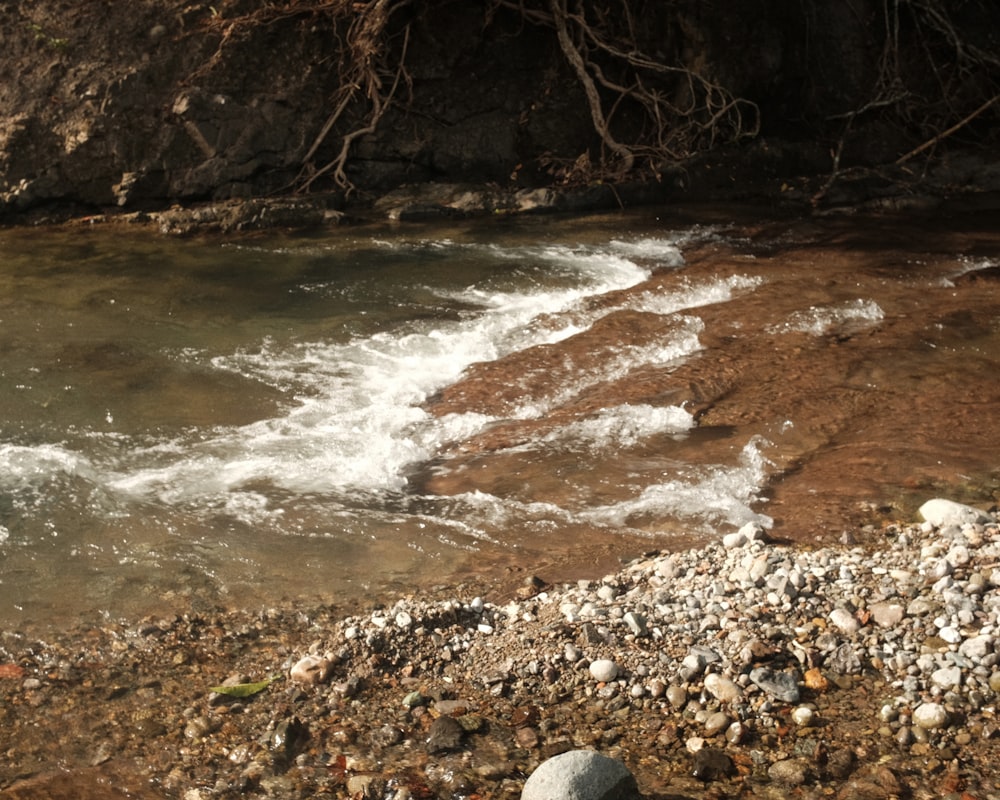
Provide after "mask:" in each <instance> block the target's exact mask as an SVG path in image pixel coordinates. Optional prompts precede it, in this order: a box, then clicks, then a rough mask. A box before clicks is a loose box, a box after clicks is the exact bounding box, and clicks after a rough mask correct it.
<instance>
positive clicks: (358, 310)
mask: <svg viewBox="0 0 1000 800" xmlns="http://www.w3.org/2000/svg"><path fill="white" fill-rule="evenodd" d="M714 216H715V217H718V215H717V214H716V215H714ZM722 219H723V220H725V218H724V217H723V218H722ZM828 233H829V231H823V232H819V233H818V232H817V231H815V230H813V229H809V230H808V231H806V232H804V233H803V232H802V231H801V230H800V231H799V232H798V234H797V235H799V236H805V239H806V241H807V242H808V243H809V244H810V246H814V245H815V244H816V242H817V241H821V240H822V238H823V235H826V234H828ZM788 235H789V234H788V229H787V228H786V227H783V228H781V230H780V231H779V232H775V231H764V232H760V231H758V232H757V233H756V234H755V233H753V231H752V230H751V229H750V228H748V227H747V226H746V225H745V224H743V225H742V226H740V225H735V224H729V223H726V222H723V223H722V224H720V222H719V221H718V219H717V220H716V222H715V223H713V224H696V223H693V222H692V220H690V219H688V220H684V221H681V220H677V221H674V222H669V221H667V218H666V216H665V215H663V214H661V213H658V212H657V211H656V210H647V211H643V212H641V213H639V212H635V213H632V214H618V215H607V216H599V217H588V218H584V219H576V220H557V219H544V220H541V219H539V220H528V221H519V222H512V221H493V222H489V223H477V224H469V225H465V226H460V227H452V228H441V227H438V228H424V227H397V228H375V227H365V228H359V229H354V230H335V231H330V232H329V233H327V234H323V235H313V236H308V237H306V236H297V237H295V236H285V235H278V234H275V235H268V236H255V237H252V238H251V237H246V238H230V239H208V240H205V239H202V240H175V239H167V238H161V237H158V236H156V235H152V234H148V233H133V232H128V231H120V230H116V231H109V230H101V229H93V230H82V229H81V230H74V231H20V230H19V231H4V232H0V625H2V626H4V627H12V626H18V625H31V624H41V625H52V624H55V625H60V624H68V623H70V622H74V621H78V620H80V619H86V618H88V617H93V616H95V615H111V616H122V615H139V614H143V613H158V612H161V611H163V610H169V609H186V608H189V607H192V606H194V607H198V606H199V605H202V604H207V605H216V604H223V605H248V604H249V605H252V606H255V605H261V606H263V605H267V604H269V603H274V602H279V601H281V600H284V599H293V600H295V599H301V600H303V601H308V600H322V601H338V600H341V599H346V598H354V597H358V596H361V595H364V594H370V593H373V592H378V591H381V590H384V589H387V588H391V589H393V590H404V591H405V590H412V591H416V590H417V589H418V588H419V587H420V586H421V585H426V584H428V583H430V582H435V581H452V580H456V579H471V580H480V579H481V580H488V579H490V578H496V577H497V576H498V575H501V574H505V573H507V574H519V573H520V572H521V571H527V572H534V571H538V570H539V569H542V571H544V570H545V569H548V570H549V574H555V573H557V572H559V570H560V569H565V570H567V571H571V570H573V569H576V570H581V569H583V570H585V569H586V568H587V567H588V566H589V567H590V568H591V569H603V568H604V567H605V566H606V565H607V564H608V563H610V561H611V560H613V558H614V557H615V556H617V555H621V554H628V553H630V552H633V553H634V552H637V551H639V550H642V549H650V548H654V547H664V546H678V545H679V544H681V543H684V542H690V541H693V540H697V539H699V538H703V537H706V536H711V535H716V534H717V532H718V531H719V530H726V529H730V528H732V527H737V526H739V525H741V524H743V523H745V522H747V521H751V520H756V521H760V522H762V523H763V524H765V525H768V526H771V525H772V524H773V523H774V521H775V519H776V518H777V519H779V523H780V519H781V514H780V513H779V514H777V515H775V513H774V510H775V506H774V505H773V504H774V503H775V502H777V503H778V504H779V506H780V505H781V503H782V502H783V501H782V498H781V495H780V487H782V486H784V485H794V481H795V479H796V476H799V475H801V464H802V463H803V459H805V458H806V457H807V454H808V455H809V456H810V457H812V456H815V455H816V454H818V453H819V452H820V451H821V450H822V448H824V447H825V448H829V447H832V446H835V443H832V440H831V438H830V437H829V436H828V437H826V438H825V439H824V441H823V442H820V441H819V440H818V439H817V438H815V437H814V436H813V432H814V429H815V428H816V427H817V426H818V427H822V425H821V424H819V423H818V422H817V418H816V416H815V415H816V414H826V415H827V417H828V418H829V419H831V420H833V419H837V420H839V419H840V412H838V411H837V410H836V409H835V408H833V407H824V406H823V404H822V402H820V403H819V404H818V405H816V406H815V407H812V406H809V405H808V404H804V403H805V401H803V402H802V403H800V405H799V408H798V411H799V412H800V416H799V417H798V418H793V416H794V414H793V416H786V415H785V409H780V410H772V411H771V412H769V413H768V414H765V415H763V416H764V417H766V419H765V420H764V422H763V423H762V422H761V419H759V417H761V415H760V414H756V413H752V412H753V409H754V407H755V403H757V402H759V401H758V400H755V399H754V396H753V394H752V393H748V394H747V399H745V400H743V401H741V402H742V405H741V409H742V410H741V411H740V413H738V414H732V413H730V414H729V416H731V417H734V419H725V420H717V421H715V422H714V423H713V424H707V423H706V421H703V415H705V414H708V416H709V417H710V416H711V414H713V413H719V411H718V409H719V408H721V407H724V406H725V401H716V402H713V405H712V406H711V407H710V408H708V409H707V410H706V409H705V408H703V407H702V406H703V403H702V402H701V400H700V399H699V397H698V396H697V394H692V393H691V392H690V391H688V392H687V393H686V394H685V392H683V391H682V392H680V393H679V394H676V396H675V395H672V394H671V392H672V391H674V390H673V389H671V390H669V391H667V390H663V389H662V388H661V389H657V390H656V391H652V390H651V391H648V392H645V393H642V392H640V391H639V390H638V389H637V388H636V387H642V386H646V385H648V381H647V383H644V381H645V380H646V379H647V378H648V376H655V378H648V380H650V381H654V382H655V381H663V380H666V379H669V378H671V377H672V376H674V377H677V376H682V375H684V374H685V370H692V369H695V368H696V366H697V365H698V364H700V363H703V362H704V360H705V358H706V354H707V353H711V352H713V348H714V347H716V346H717V344H713V343H714V342H716V340H718V339H719V337H725V336H735V335H738V334H735V333H733V332H734V331H738V330H744V331H748V330H749V329H751V328H755V329H758V330H759V331H760V334H759V335H761V336H765V337H769V339H768V341H769V342H770V344H769V345H768V347H770V348H771V349H772V352H771V354H770V355H767V354H765V355H766V361H768V362H772V363H773V362H774V360H775V359H776V358H778V357H779V356H780V354H781V353H782V352H784V348H785V347H786V345H787V346H788V349H789V351H790V352H792V351H794V348H795V347H798V348H799V350H800V351H801V348H802V341H809V340H811V341H829V340H831V339H836V338H837V337H846V339H842V341H849V340H852V337H854V338H855V339H856V338H857V336H858V334H859V333H860V334H861V335H862V336H871V335H872V333H871V332H872V331H881V330H884V329H885V328H886V327H891V325H888V326H887V315H888V316H889V317H892V315H894V314H896V313H897V311H896V310H894V309H895V308H896V306H897V305H898V304H899V303H901V302H906V300H905V297H909V296H910V295H912V294H913V293H914V292H916V293H919V292H920V291H925V290H923V289H921V287H922V286H924V284H925V283H927V282H934V281H937V282H938V283H937V284H935V285H940V281H942V280H945V279H947V277H948V275H952V276H954V275H955V274H956V269H955V264H965V266H966V268H967V269H968V270H980V269H983V268H984V266H985V267H987V268H988V267H989V266H990V265H992V264H995V263H996V262H995V261H992V260H991V259H990V257H989V256H981V255H979V256H976V257H969V256H966V255H964V254H962V253H949V255H948V256H947V258H948V259H951V260H952V261H953V262H954V263H953V264H951V266H950V267H947V265H945V266H942V265H941V264H939V263H937V262H934V263H933V264H929V266H927V269H923V268H920V269H908V270H903V271H899V270H896V271H894V272H893V274H892V275H889V274H887V273H886V270H885V265H884V263H883V262H882V261H880V260H879V258H878V257H876V258H874V259H872V260H871V263H867V264H866V266H864V267H863V268H862V267H861V266H859V265H858V264H854V263H853V262H852V263H849V264H846V265H841V267H840V268H839V269H838V270H830V269H819V268H817V266H816V265H815V264H812V265H810V264H809V263H801V259H800V260H799V261H798V262H796V261H794V259H792V260H791V261H790V262H789V263H787V264H785V265H784V272H782V269H781V267H782V265H780V264H778V263H777V262H776V261H775V258H774V253H775V248H778V249H780V248H783V247H788V246H790V245H788V244H787V242H788ZM754 236H756V240H755V239H754ZM782 237H785V238H784V239H783V238H782ZM795 246H796V247H799V248H800V246H801V241H798V242H797V243H796V245H795ZM834 247H840V248H841V249H843V248H844V245H843V243H842V242H841V243H834ZM797 252H801V249H799V250H797ZM880 252H881V253H882V255H883V256H884V255H885V251H884V250H882V251H880ZM706 258H707V259H708V261H705V259H706ZM963 258H964V259H965V260H964V261H962V260H961V259H963ZM975 258H979V260H978V261H976V260H975ZM949 269H950V272H949V271H948V270H949ZM775 270H777V271H775ZM840 270H842V271H844V272H845V273H848V274H851V275H855V276H857V280H855V281H854V283H855V285H854V286H850V285H849V284H847V285H845V284H844V283H843V282H838V281H834V280H833V279H832V277H831V275H832V274H834V273H837V272H839V271H840ZM779 275H780V276H782V277H781V280H789V279H790V277H791V276H797V280H798V281H799V282H800V283H801V284H802V287H808V288H802V287H800V289H798V290H795V291H794V292H792V293H791V295H789V294H788V293H787V292H785V291H780V292H777V290H778V289H780V288H781V282H780V281H779V280H778V277H777V276H779ZM786 288H787V287H786ZM989 291H991V292H994V294H995V290H994V289H993V285H992V284H991V285H990V288H989ZM775 292H777V294H774V295H772V293H775ZM763 309H766V312H765V311H764V310H763ZM887 309H888V310H887ZM995 322H996V321H995V319H994V323H993V328H992V329H990V328H989V324H987V330H985V331H982V330H980V329H979V328H977V330H980V334H981V336H980V338H979V339H977V347H986V348H987V350H990V349H991V348H993V347H995V345H996V331H997V328H998V327H1000V326H997V325H996V324H995ZM980 327H981V326H980ZM803 337H804V339H803ZM828 355H829V354H821V356H822V358H826V362H824V361H822V360H821V361H820V368H821V369H826V370H832V369H840V367H839V366H838V364H839V362H838V361H837V359H836V358H833V357H829V358H827V356H828ZM986 357H987V360H988V361H989V362H990V363H991V364H994V366H995V362H994V361H993V359H995V358H996V351H995V350H991V351H990V352H989V353H988V354H987V356H986ZM749 358H750V357H748V359H749ZM882 361H883V362H884V363H882V364H881V366H880V367H872V369H875V368H881V369H883V370H884V369H891V370H893V375H894V377H893V378H892V380H894V381H896V380H898V379H899V378H898V376H896V374H895V372H896V369H897V362H898V354H896V355H891V356H889V355H886V354H883V359H882ZM827 362H829V363H828V365H827V366H826V367H824V366H822V365H823V364H824V363H827ZM918 362H919V363H918ZM748 363H749V361H748ZM923 363H925V361H923V360H921V359H919V358H914V363H913V364H911V365H909V366H907V367H906V368H905V369H906V370H908V371H909V373H908V374H912V373H913V372H914V371H920V370H922V369H923V368H924V367H923V366H921V365H922V364H923ZM980 366H982V365H980ZM995 374H996V373H994V376H995ZM644 376H645V377H644ZM699 380H705V378H704V376H703V375H702V376H700V377H699ZM858 380H861V381H862V382H864V380H866V379H863V378H858ZM993 380H994V381H995V377H994V378H993ZM871 382H872V381H869V383H871ZM678 385H681V384H678ZM688 385H690V384H688ZM740 385H745V383H741V384H740ZM820 385H821V384H818V383H816V382H815V381H814V382H813V384H812V385H811V388H810V385H809V384H804V385H803V386H801V387H800V388H799V389H798V390H797V391H798V392H799V393H800V394H801V396H802V397H804V398H808V396H809V394H810V391H812V392H813V393H815V392H816V391H817V389H818V387H819V386H820ZM769 391H770V389H769ZM602 393H603V394H602ZM726 396H733V395H732V392H730V394H729V395H726ZM587 398H589V399H587ZM824 408H825V410H824ZM788 410H789V412H792V411H794V404H793V405H792V406H790V407H789V409H788ZM848 416H850V414H848ZM858 419H861V412H860V411H859V412H858ZM744 422H745V423H746V424H744ZM839 424H840V423H839V422H838V425H839ZM853 430H854V429H853V428H852V426H850V425H847V426H846V427H845V426H841V427H840V428H838V432H837V434H836V437H834V438H837V439H838V441H839V438H843V440H844V442H843V444H844V445H845V446H846V442H847V439H848V438H849V437H850V436H851V435H855V434H854V433H852V431H853ZM838 437H839V438H838ZM985 438H986V440H987V441H984V447H983V453H984V454H985V453H988V452H989V450H990V447H992V446H993V445H994V444H995V443H996V437H995V435H994V434H993V433H992V431H989V432H988V434H987V436H986V437H985ZM878 446H879V447H885V445H884V444H880V445H878ZM970 458H971V459H972V460H973V461H976V463H977V468H979V470H980V472H982V471H983V470H986V471H987V472H988V470H989V460H988V456H986V455H983V457H982V458H979V456H975V457H974V458H973V457H972V456H971V455H970ZM977 459H978V460H977ZM816 463H817V464H818V465H820V467H822V464H823V463H824V462H822V461H821V460H820V459H816ZM786 477H787V482H786V481H785V480H784V479H785V478H786ZM889 482H890V483H893V485H895V486H898V487H900V491H902V490H903V489H905V487H906V482H907V479H906V476H905V475H903V476H899V477H893V478H891V479H890V481H889ZM823 485H824V487H827V488H828V487H829V484H828V483H824V484H823ZM809 491H810V490H809V489H805V490H804V491H803V496H808V492H809ZM811 491H812V492H813V493H815V491H816V489H815V487H813V488H812V490H811ZM886 491H889V490H886ZM857 493H858V490H857V488H856V487H855V486H853V485H852V484H851V482H850V481H844V482H843V483H842V484H841V489H840V493H839V495H838V496H839V497H840V499H841V501H843V502H844V503H848V502H854V498H850V499H848V496H849V495H851V494H857ZM883 494H885V492H883ZM796 497H798V495H797V496H796ZM795 502H799V500H798V499H796V500H795ZM778 510H779V511H780V507H779V509H778ZM779 528H780V524H779Z"/></svg>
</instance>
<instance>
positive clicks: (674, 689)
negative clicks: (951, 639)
mask: <svg viewBox="0 0 1000 800" xmlns="http://www.w3.org/2000/svg"><path fill="white" fill-rule="evenodd" d="M996 675H997V680H998V682H1000V672H998V673H996ZM667 700H668V701H669V703H670V705H672V706H673V707H674V708H683V707H684V704H685V703H687V701H688V693H687V690H686V689H685V688H684V687H683V686H678V685H677V684H676V683H673V684H671V685H670V686H668V687H667Z"/></svg>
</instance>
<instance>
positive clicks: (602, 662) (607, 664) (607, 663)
mask: <svg viewBox="0 0 1000 800" xmlns="http://www.w3.org/2000/svg"><path fill="white" fill-rule="evenodd" d="M590 674H591V676H592V677H593V678H594V680H595V681H598V682H601V683H607V682H608V681H613V680H614V679H615V678H617V677H618V665H617V664H616V663H615V662H614V661H612V660H611V659H610V658H599V659H597V661H592V662H591V664H590Z"/></svg>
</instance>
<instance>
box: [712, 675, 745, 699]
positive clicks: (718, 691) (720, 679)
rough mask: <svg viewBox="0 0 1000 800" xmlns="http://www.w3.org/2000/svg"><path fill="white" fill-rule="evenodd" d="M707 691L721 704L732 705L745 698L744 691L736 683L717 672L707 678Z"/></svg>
mask: <svg viewBox="0 0 1000 800" xmlns="http://www.w3.org/2000/svg"><path fill="white" fill-rule="evenodd" d="M705 690H706V691H707V692H708V693H709V694H711V695H712V697H714V698H715V699H716V700H718V701H719V702H720V703H732V702H735V701H736V700H739V699H740V698H741V697H742V696H743V690H742V689H741V688H740V687H739V686H738V685H737V684H736V683H734V682H733V681H732V680H731V679H729V678H727V677H726V676H724V675H719V674H718V673H715V672H713V673H711V674H710V675H706V676H705Z"/></svg>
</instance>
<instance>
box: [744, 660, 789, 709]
mask: <svg viewBox="0 0 1000 800" xmlns="http://www.w3.org/2000/svg"><path fill="white" fill-rule="evenodd" d="M750 680H752V681H753V682H754V683H755V684H756V685H757V686H758V687H760V688H761V689H763V690H764V691H765V692H767V693H768V694H769V695H771V696H772V697H774V698H775V699H777V700H780V701H781V702H782V703H797V702H799V679H798V677H797V676H796V675H793V674H792V673H791V672H775V671H774V670H772V669H771V668H770V667H757V669H754V670H751V671H750Z"/></svg>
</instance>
